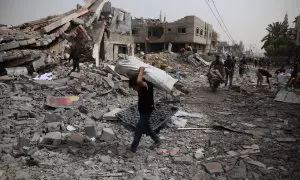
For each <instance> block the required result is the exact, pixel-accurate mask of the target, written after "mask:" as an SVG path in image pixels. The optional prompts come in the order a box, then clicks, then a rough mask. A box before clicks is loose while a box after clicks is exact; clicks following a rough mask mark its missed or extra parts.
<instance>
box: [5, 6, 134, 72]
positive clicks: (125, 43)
mask: <svg viewBox="0 0 300 180" xmlns="http://www.w3.org/2000/svg"><path fill="white" fill-rule="evenodd" d="M85 2H86V3H85V4H84V5H83V6H80V5H78V6H77V8H76V9H73V10H71V11H69V12H66V13H63V14H59V15H54V16H48V17H45V18H42V19H39V20H35V21H31V22H27V23H24V24H21V25H19V26H13V27H5V26H4V27H1V28H0V65H1V66H3V67H5V68H10V67H17V66H19V67H20V66H21V67H22V69H29V70H30V71H31V69H33V70H34V71H37V70H39V69H41V68H44V67H45V66H47V65H50V64H52V63H57V62H58V60H60V59H69V57H70V55H69V54H68V53H70V52H68V48H67V47H70V45H71V44H72V43H71V42H72V39H73V37H75V36H77V35H78V33H82V34H84V36H85V38H86V39H87V40H88V41H87V42H88V43H86V46H87V47H88V48H87V49H88V50H87V52H86V56H85V59H84V60H85V61H86V60H94V61H95V62H96V66H99V64H100V61H101V60H115V59H117V58H118V57H117V56H118V54H119V53H128V54H132V50H133V46H134V43H133V37H132V34H131V15H130V13H128V12H126V11H124V10H122V9H118V8H114V7H112V6H111V3H110V2H108V0H87V1H85ZM1 26H2V25H1ZM91 56H92V57H91ZM26 71H27V70H26Z"/></svg>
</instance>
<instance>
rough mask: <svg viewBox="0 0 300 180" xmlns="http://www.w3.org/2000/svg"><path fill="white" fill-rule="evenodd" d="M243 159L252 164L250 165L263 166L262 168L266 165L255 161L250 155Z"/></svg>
mask: <svg viewBox="0 0 300 180" xmlns="http://www.w3.org/2000/svg"><path fill="white" fill-rule="evenodd" d="M244 160H245V162H247V163H249V164H252V165H255V166H258V167H261V168H264V169H265V168H267V165H265V164H264V163H262V162H259V161H255V160H253V159H251V158H250V157H244Z"/></svg>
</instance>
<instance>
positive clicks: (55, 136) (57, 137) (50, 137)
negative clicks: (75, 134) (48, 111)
mask: <svg viewBox="0 0 300 180" xmlns="http://www.w3.org/2000/svg"><path fill="white" fill-rule="evenodd" d="M61 140H62V135H61V133H60V132H49V133H47V134H46V136H45V137H44V138H43V139H42V143H43V144H53V145H59V144H60V143H61Z"/></svg>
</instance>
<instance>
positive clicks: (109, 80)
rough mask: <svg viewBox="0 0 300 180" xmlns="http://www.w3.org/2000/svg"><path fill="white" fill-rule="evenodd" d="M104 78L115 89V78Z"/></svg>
mask: <svg viewBox="0 0 300 180" xmlns="http://www.w3.org/2000/svg"><path fill="white" fill-rule="evenodd" d="M103 79H104V80H105V82H106V83H107V84H108V85H109V86H110V87H111V88H112V89H113V88H114V87H115V84H114V82H113V80H112V79H111V78H108V77H103Z"/></svg>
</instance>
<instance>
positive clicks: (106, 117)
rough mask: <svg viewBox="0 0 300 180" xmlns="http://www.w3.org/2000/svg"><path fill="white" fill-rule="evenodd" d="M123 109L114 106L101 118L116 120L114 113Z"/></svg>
mask: <svg viewBox="0 0 300 180" xmlns="http://www.w3.org/2000/svg"><path fill="white" fill-rule="evenodd" d="M121 111H123V109H120V108H116V109H114V110H112V111H110V112H108V113H106V114H104V115H103V120H107V121H115V120H117V117H116V114H117V113H119V112H121Z"/></svg>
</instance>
